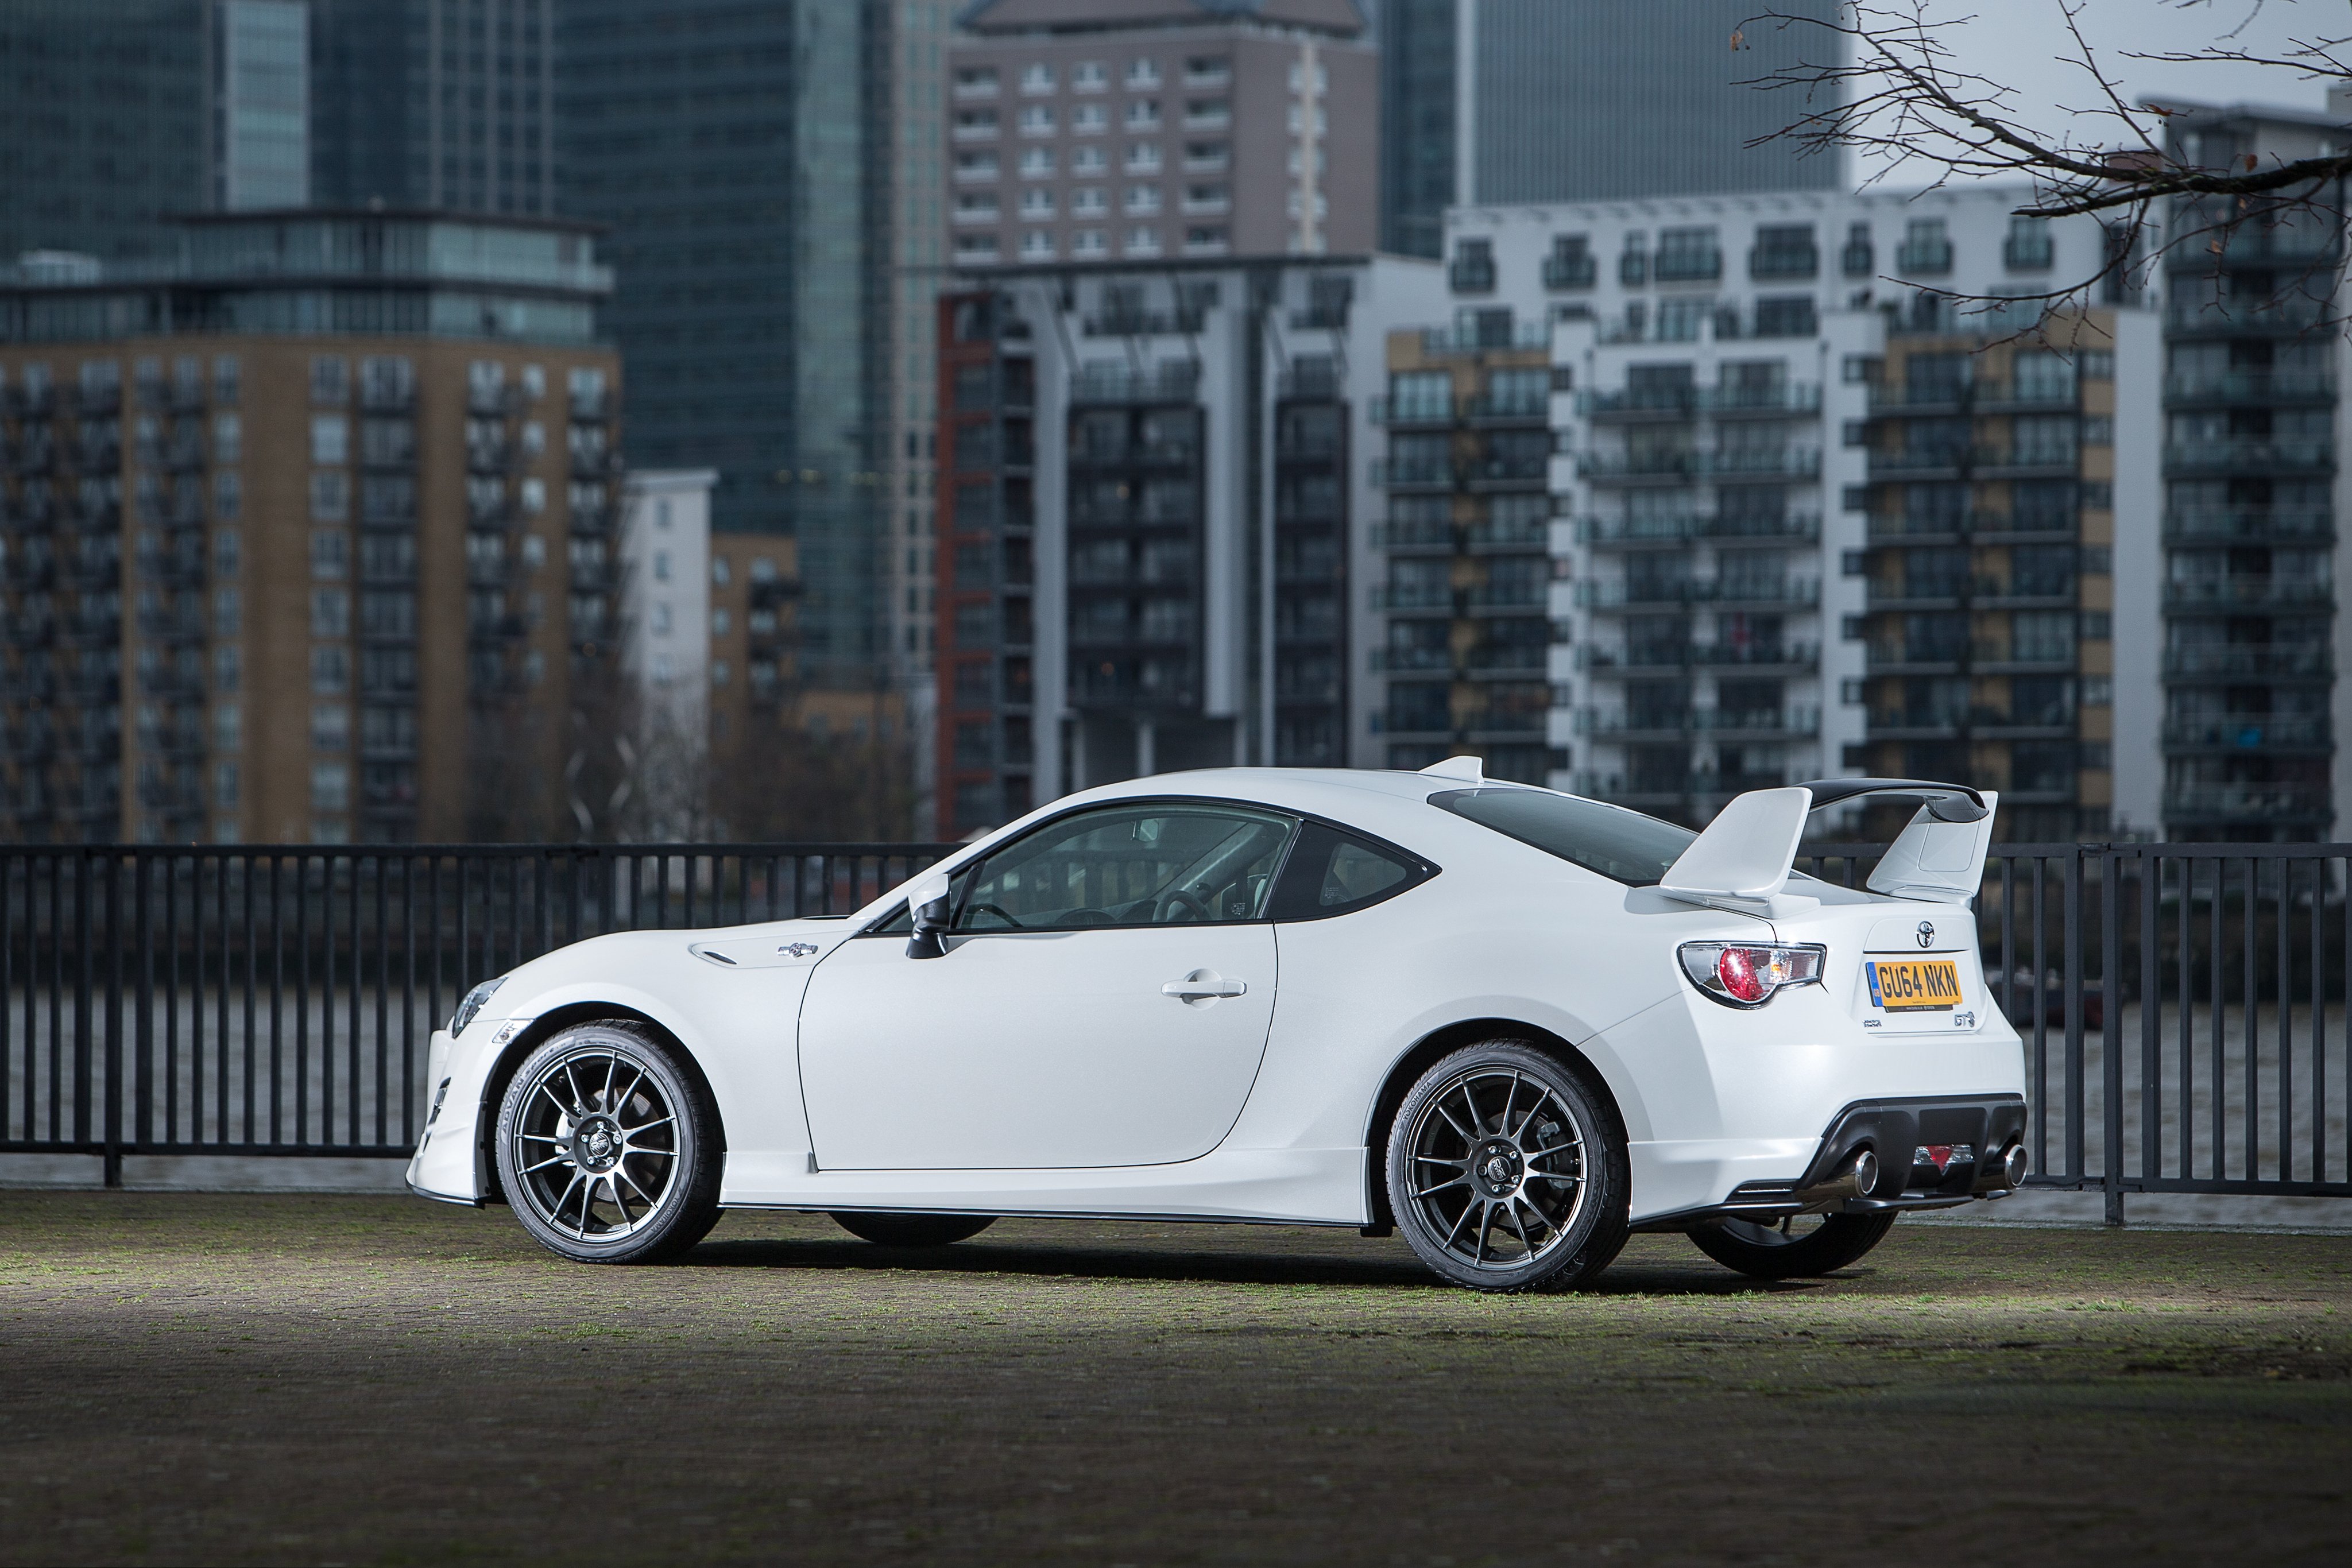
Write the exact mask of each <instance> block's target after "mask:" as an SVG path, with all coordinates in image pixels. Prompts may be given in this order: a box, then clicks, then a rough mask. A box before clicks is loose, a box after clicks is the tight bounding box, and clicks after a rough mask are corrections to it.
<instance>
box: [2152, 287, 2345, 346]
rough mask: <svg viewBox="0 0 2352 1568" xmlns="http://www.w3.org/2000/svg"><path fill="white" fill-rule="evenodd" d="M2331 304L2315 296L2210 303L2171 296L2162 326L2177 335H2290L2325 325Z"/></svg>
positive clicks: (2260, 295) (2256, 297) (2261, 295)
mask: <svg viewBox="0 0 2352 1568" xmlns="http://www.w3.org/2000/svg"><path fill="white" fill-rule="evenodd" d="M2332 310H2333V307H2332V306H2330V305H2328V304H2327V303H2326V302H2325V301H2323V300H2318V299H2310V298H2303V297H2301V296H2297V295H2288V296H2286V297H2284V298H2276V299H2273V298H2270V297H2269V296H2268V295H2267V294H2266V293H2255V294H2249V295H2248V296H2247V297H2246V298H2243V299H2237V300H2231V301H2228V302H2213V301H2206V300H2199V299H2179V298H2176V299H2174V300H2173V301H2172V302H2171V303H2170V304H2168V305H2167V306H2166V307H2165V310H2164V329H2165V331H2166V332H2167V333H2168V335H2170V336H2172V337H2176V338H2292V337H2301V336H2302V335H2304V334H2305V333H2307V332H2310V331H2312V330H2314V329H2316V328H2319V327H2322V326H2325V325H2326V322H2327V319H2328V318H2329V315H2330V313H2331V312H2332Z"/></svg>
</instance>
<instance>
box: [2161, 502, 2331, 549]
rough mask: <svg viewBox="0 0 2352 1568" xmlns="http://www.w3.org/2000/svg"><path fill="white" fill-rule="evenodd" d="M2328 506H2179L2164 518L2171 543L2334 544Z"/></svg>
mask: <svg viewBox="0 0 2352 1568" xmlns="http://www.w3.org/2000/svg"><path fill="white" fill-rule="evenodd" d="M2335 538H2336V514H2335V513H2334V512H2333V511H2331V510H2329V509H2327V508H2326V507H2278V508H2272V507H2259V508H2257V507H2245V508H2226V507H2216V508H2211V509H2205V508H2196V507H2175V508H2173V509H2172V510H2171V511H2168V512H2167V513H2165V515H2164V541H2165V543H2167V544H2332V543H2333V542H2335Z"/></svg>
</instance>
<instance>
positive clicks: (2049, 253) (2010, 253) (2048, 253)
mask: <svg viewBox="0 0 2352 1568" xmlns="http://www.w3.org/2000/svg"><path fill="white" fill-rule="evenodd" d="M2056 250H2057V247H2056V246H2053V244H2052V243H2051V241H2050V236H2049V235H2047V234H2036V235H2010V236H2009V237H2008V238H2006V239H2004V240H2002V241H2001V242H2000V264H2001V266H2002V267H2006V268H2008V269H2009V270H2010V271H2011V272H2046V271H2048V270H2049V269H2050V266H2051V263H2052V261H2053V259H2054V257H2055V255H2056Z"/></svg>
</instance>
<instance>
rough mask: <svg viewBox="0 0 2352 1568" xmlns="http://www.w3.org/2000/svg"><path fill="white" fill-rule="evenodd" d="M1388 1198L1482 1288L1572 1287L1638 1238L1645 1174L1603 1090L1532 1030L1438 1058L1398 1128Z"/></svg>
mask: <svg viewBox="0 0 2352 1568" xmlns="http://www.w3.org/2000/svg"><path fill="white" fill-rule="evenodd" d="M1388 1186H1389V1207H1390V1208H1391V1210H1393V1211H1394V1212H1395V1215H1396V1219H1397V1228H1399V1229H1400V1230H1402V1231H1403V1232H1404V1239H1405V1240H1406V1242H1407V1243H1408V1244H1410V1245H1411V1246H1412V1249H1413V1251H1414V1252H1415V1253H1417V1254H1419V1256H1420V1258H1421V1260H1422V1261H1423V1262H1424V1263H1426V1264H1428V1265H1429V1266H1430V1267H1431V1268H1432V1269H1433V1270H1436V1271H1437V1272H1438V1273H1439V1274H1441V1275H1443V1276H1444V1278H1446V1279H1448V1280H1451V1281H1454V1283H1455V1284H1457V1285H1467V1286H1469V1287H1470V1288H1471V1289H1472V1290H1476V1291H1526V1290H1533V1289H1535V1288H1537V1287H1538V1286H1550V1287H1554V1288H1567V1287H1572V1286H1576V1285H1581V1284H1584V1283H1586V1282H1587V1281H1591V1279H1592V1278H1593V1277H1594V1276H1596V1275H1598V1274H1599V1273H1600V1272H1601V1270H1603V1269H1605V1268H1607V1267H1608V1266H1609V1263H1610V1260H1612V1259H1613V1258H1615V1257H1616V1256H1617V1249H1619V1248H1621V1247H1622V1246H1623V1245H1624V1244H1625V1215H1626V1204H1627V1199H1628V1195H1629V1194H1630V1192H1631V1191H1632V1187H1633V1174H1632V1170H1631V1167H1630V1166H1629V1165H1628V1163H1627V1157H1626V1152H1625V1140H1624V1138H1623V1136H1622V1134H1619V1132H1618V1131H1617V1124H1616V1120H1615V1118H1614V1117H1612V1115H1610V1114H1609V1113H1608V1111H1607V1109H1606V1102H1605V1100H1604V1099H1603V1098H1602V1096H1601V1091H1600V1090H1599V1089H1598V1088H1597V1087H1595V1086H1593V1085H1592V1084H1591V1082H1588V1080H1587V1079H1586V1077H1585V1075H1584V1074H1583V1073H1581V1072H1579V1071H1575V1070H1573V1069H1571V1068H1570V1067H1569V1066H1568V1065H1567V1064H1566V1063H1564V1062H1562V1061H1560V1060H1559V1058H1557V1057H1554V1056H1552V1055H1550V1054H1549V1053H1548V1052H1546V1051H1539V1050H1538V1049H1536V1048H1535V1047H1534V1046H1532V1045H1530V1044H1528V1043H1527V1042H1526V1041H1524V1040H1486V1041H1483V1042H1481V1043H1480V1044H1477V1045H1472V1046H1465V1048H1463V1049H1462V1050H1460V1051H1455V1052H1454V1053H1453V1054H1452V1055H1450V1056H1448V1057H1446V1058H1444V1060H1443V1061H1439V1062H1438V1063H1437V1064H1436V1065H1435V1066H1433V1067H1432V1068H1431V1069H1430V1070H1429V1071H1427V1072H1425V1073H1423V1075H1422V1077H1421V1081H1420V1082H1418V1083H1415V1084H1414V1085H1413V1087H1412V1092H1411V1093H1409V1094H1407V1095H1406V1096H1405V1100H1404V1104H1403V1105H1402V1107H1401V1108H1399V1110H1398V1112H1397V1118H1396V1123H1395V1124H1394V1126H1393V1127H1392V1128H1391V1131H1390V1134H1389V1158H1388Z"/></svg>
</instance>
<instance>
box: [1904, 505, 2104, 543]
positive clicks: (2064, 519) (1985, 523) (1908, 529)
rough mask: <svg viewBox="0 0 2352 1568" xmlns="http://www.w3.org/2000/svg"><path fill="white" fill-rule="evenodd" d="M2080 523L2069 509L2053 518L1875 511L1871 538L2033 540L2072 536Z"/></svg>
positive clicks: (1925, 541) (1915, 540)
mask: <svg viewBox="0 0 2352 1568" xmlns="http://www.w3.org/2000/svg"><path fill="white" fill-rule="evenodd" d="M2075 527H2076V518H2075V516H2074V514H2073V513H2066V514H2062V515H2059V516H2055V517H2049V518H2038V517H2016V516H2014V515H2013V514H2011V513H2008V512H1997V511H1990V510H1986V511H1969V512H1963V513H1960V514H1958V516H1955V517H1885V516H1882V515H1878V514H1873V515H1872V517H1871V518H1870V531H1869V537H1870V540H1871V542H1872V543H1874V544H1924V543H1930V542H1937V543H1949V542H1953V541H1957V540H1959V539H1963V538H1995V537H2000V536H2007V535H2016V536H2017V537H2019V538H2021V539H2025V540H2027V541H2031V540H2033V539H2036V538H2052V537H2055V538H2071V537H2072V536H2073V535H2074V529H2075Z"/></svg>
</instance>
